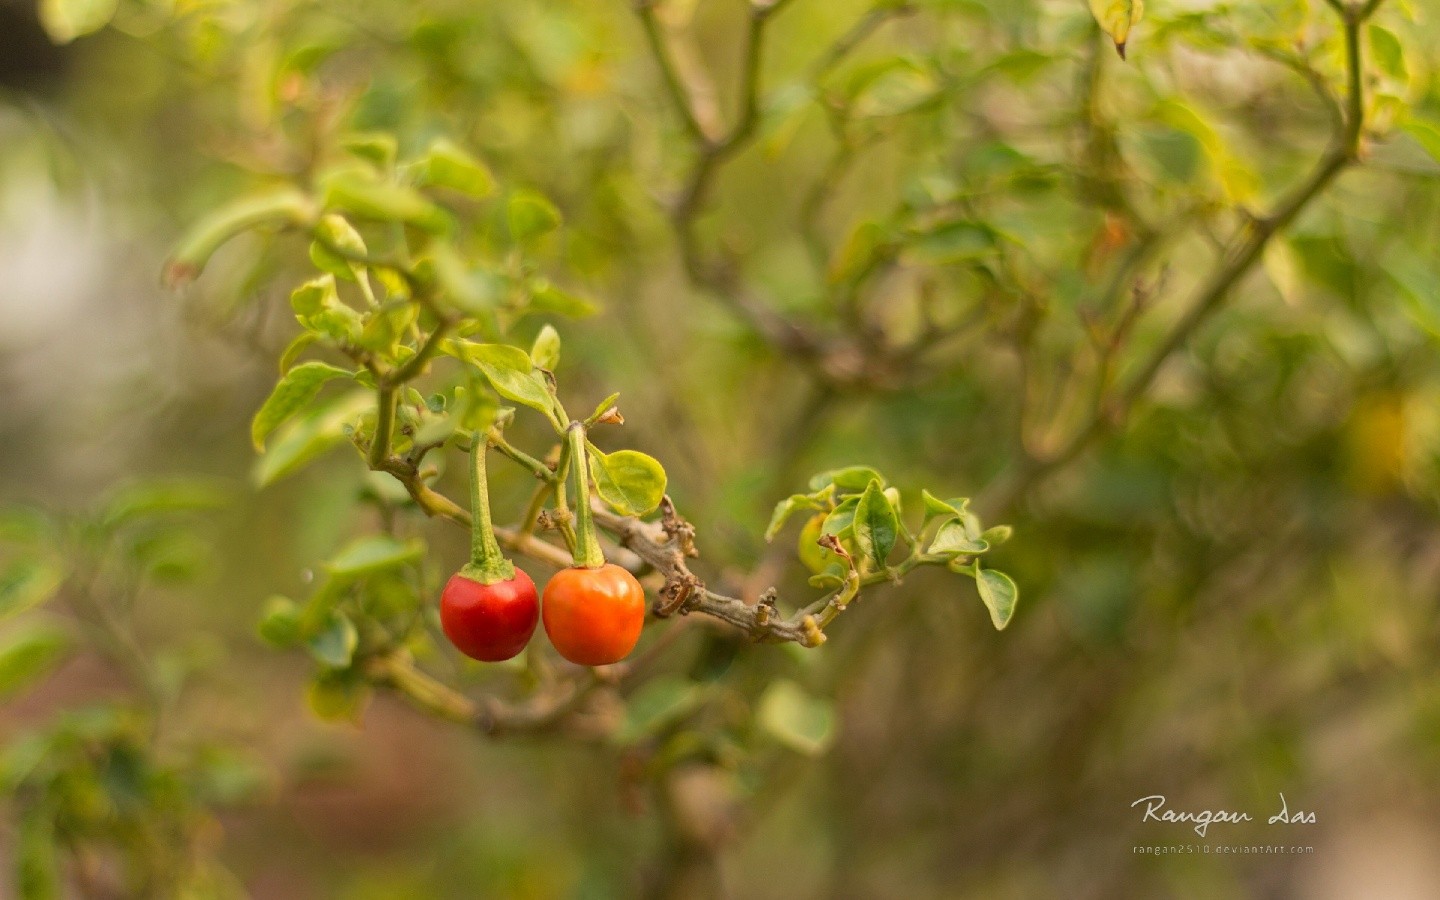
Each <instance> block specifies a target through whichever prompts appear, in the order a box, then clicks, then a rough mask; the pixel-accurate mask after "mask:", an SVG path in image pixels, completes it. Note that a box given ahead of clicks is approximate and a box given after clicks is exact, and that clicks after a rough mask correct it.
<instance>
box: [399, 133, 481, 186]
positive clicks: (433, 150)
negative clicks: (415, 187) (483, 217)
mask: <svg viewBox="0 0 1440 900" xmlns="http://www.w3.org/2000/svg"><path fill="white" fill-rule="evenodd" d="M415 178H416V183H417V184H419V185H420V186H421V187H444V188H449V189H450V190H452V191H459V192H460V193H462V194H465V195H466V196H469V197H474V198H476V199H479V198H481V197H488V196H489V195H490V194H491V193H493V192H494V190H495V178H494V176H492V175H491V174H490V170H489V169H487V168H486V167H485V164H484V163H482V162H480V160H478V159H476V158H475V157H474V156H471V155H470V153H469V152H468V151H466V150H465V149H464V148H463V147H461V146H460V145H459V144H456V143H455V142H454V141H451V140H448V139H446V138H437V139H436V140H435V141H434V143H432V144H431V145H430V149H429V150H428V151H426V153H425V155H424V156H423V157H421V158H420V159H419V160H418V161H417V163H416V166H415Z"/></svg>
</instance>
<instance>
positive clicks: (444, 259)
mask: <svg viewBox="0 0 1440 900" xmlns="http://www.w3.org/2000/svg"><path fill="white" fill-rule="evenodd" d="M430 262H431V264H432V265H433V267H434V271H435V280H436V281H437V282H439V284H440V287H441V289H442V290H443V292H444V294H443V296H444V298H445V299H447V300H449V301H450V302H451V304H452V305H453V306H455V308H457V309H459V310H460V311H461V312H464V313H467V314H469V315H471V316H474V317H476V318H478V319H479V320H480V321H482V322H483V323H484V325H485V333H486V334H487V335H496V336H498V335H499V327H498V324H497V323H495V321H494V316H495V307H496V305H497V300H498V299H499V294H498V291H496V290H495V289H494V287H495V285H494V282H493V280H492V279H490V278H489V277H488V275H487V273H486V272H484V271H483V270H480V271H476V270H472V269H471V268H470V265H469V264H468V263H467V262H466V261H465V258H464V257H463V256H461V255H460V251H459V250H456V249H455V247H454V245H453V244H451V243H450V242H449V241H434V242H432V243H431V245H430Z"/></svg>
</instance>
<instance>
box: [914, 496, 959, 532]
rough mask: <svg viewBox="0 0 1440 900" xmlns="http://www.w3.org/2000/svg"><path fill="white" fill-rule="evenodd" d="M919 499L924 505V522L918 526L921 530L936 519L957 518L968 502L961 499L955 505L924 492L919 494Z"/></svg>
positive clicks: (952, 502)
mask: <svg viewBox="0 0 1440 900" xmlns="http://www.w3.org/2000/svg"><path fill="white" fill-rule="evenodd" d="M920 499H921V500H922V501H923V502H924V504H925V522H924V524H923V525H921V526H920V527H922V528H924V527H925V526H926V525H929V524H930V523H931V522H933V521H935V520H936V519H943V518H951V519H955V518H959V517H960V512H961V511H962V510H963V509H965V506H966V505H967V504H968V503H969V502H970V500H969V499H968V498H962V499H961V500H960V501H959V502H958V503H959V505H957V504H956V502H954V501H946V500H941V499H940V498H939V497H936V496H935V495H934V494H932V493H930V492H929V491H926V490H922V491H921V492H920Z"/></svg>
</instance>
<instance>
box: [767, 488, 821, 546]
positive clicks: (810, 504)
mask: <svg viewBox="0 0 1440 900" xmlns="http://www.w3.org/2000/svg"><path fill="white" fill-rule="evenodd" d="M824 508H825V507H824V506H823V505H822V504H821V503H820V501H818V500H816V499H815V498H814V497H811V496H810V495H809V494H791V495H790V496H789V497H786V498H785V499H784V500H781V501H780V502H779V503H777V504H775V511H774V512H773V513H771V514H770V524H769V525H768V526H766V528H765V540H766V541H771V540H774V538H775V535H777V534H779V533H780V529H781V528H784V527H785V522H786V520H788V519H789V518H790V516H792V515H793V514H794V513H796V512H797V511H799V510H802V509H824Z"/></svg>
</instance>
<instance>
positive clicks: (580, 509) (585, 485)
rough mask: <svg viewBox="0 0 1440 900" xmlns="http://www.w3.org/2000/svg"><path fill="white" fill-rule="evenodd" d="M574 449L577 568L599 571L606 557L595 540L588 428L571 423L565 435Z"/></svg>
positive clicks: (571, 451)
mask: <svg viewBox="0 0 1440 900" xmlns="http://www.w3.org/2000/svg"><path fill="white" fill-rule="evenodd" d="M565 442H566V444H567V445H569V447H570V466H571V470H572V471H573V472H574V474H575V565H577V566H580V567H581V568H585V569H598V568H600V567H601V566H603V565H605V554H604V552H603V551H601V549H600V540H599V538H597V537H596V536H595V518H594V515H593V514H592V513H591V511H590V471H589V468H590V467H589V462H588V459H587V457H586V454H585V426H584V425H581V424H580V423H579V422H571V423H570V428H569V429H568V430H567V431H566V432H565Z"/></svg>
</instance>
